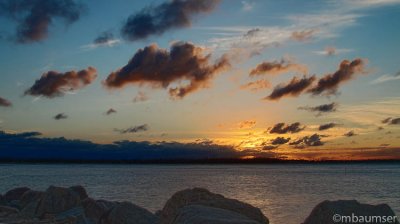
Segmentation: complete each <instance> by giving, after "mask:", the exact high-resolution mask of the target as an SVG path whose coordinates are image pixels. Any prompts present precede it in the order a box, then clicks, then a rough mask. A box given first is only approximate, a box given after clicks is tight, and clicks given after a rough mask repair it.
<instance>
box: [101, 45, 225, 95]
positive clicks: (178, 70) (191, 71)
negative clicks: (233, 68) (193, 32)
mask: <svg viewBox="0 0 400 224" xmlns="http://www.w3.org/2000/svg"><path fill="white" fill-rule="evenodd" d="M203 52H204V49H202V48H200V47H197V46H195V45H193V44H191V43H186V42H177V43H174V44H173V45H172V46H171V50H170V52H168V51H167V50H164V49H160V48H158V47H157V46H156V45H150V46H147V47H145V48H144V49H140V50H138V51H137V52H136V54H135V55H134V56H133V58H132V59H131V60H130V61H129V62H128V64H127V65H125V66H124V67H123V68H121V69H119V70H118V71H115V72H113V73H111V74H110V75H109V76H108V77H107V79H106V80H105V81H104V82H103V83H104V85H105V86H106V87H108V88H110V89H115V88H121V87H123V86H125V85H127V84H137V85H144V84H147V85H150V86H152V87H157V88H167V87H169V86H170V85H171V84H172V83H174V82H179V81H188V82H189V83H188V84H186V85H183V86H182V85H181V86H178V87H175V88H172V87H171V88H170V89H169V94H170V96H171V97H172V98H178V99H179V98H183V97H185V96H186V95H187V94H189V93H192V92H194V91H196V90H198V89H201V88H206V87H207V86H208V84H209V82H210V80H212V78H213V77H214V75H216V74H218V73H219V72H222V71H224V70H226V69H227V68H229V67H230V64H229V61H228V59H227V57H225V56H222V57H221V58H220V59H219V60H217V61H216V62H215V63H214V64H210V63H209V60H210V57H211V55H210V54H208V55H205V56H204V55H203Z"/></svg>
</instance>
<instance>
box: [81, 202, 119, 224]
mask: <svg viewBox="0 0 400 224" xmlns="http://www.w3.org/2000/svg"><path fill="white" fill-rule="evenodd" d="M115 205H116V203H114V202H109V201H105V200H94V199H92V198H86V199H85V200H84V201H82V206H83V208H84V210H85V215H86V217H87V218H88V220H89V221H91V222H93V223H99V222H100V220H101V218H102V217H103V215H105V214H106V213H107V212H108V211H110V210H111V209H112V208H113V207H114V206H115Z"/></svg>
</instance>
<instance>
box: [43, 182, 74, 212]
mask: <svg viewBox="0 0 400 224" xmlns="http://www.w3.org/2000/svg"><path fill="white" fill-rule="evenodd" d="M80 205H81V199H80V197H79V194H78V193H76V192H75V191H73V190H72V189H70V188H64V187H55V186H50V187H49V188H47V190H46V192H44V195H43V196H42V198H41V200H40V202H39V205H38V206H37V209H36V216H37V217H42V216H43V215H45V214H58V213H61V212H64V211H67V210H70V209H72V208H74V207H79V206H80Z"/></svg>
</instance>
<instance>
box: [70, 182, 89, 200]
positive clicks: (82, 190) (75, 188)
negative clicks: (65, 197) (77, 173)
mask: <svg viewBox="0 0 400 224" xmlns="http://www.w3.org/2000/svg"><path fill="white" fill-rule="evenodd" d="M69 189H71V190H73V191H75V192H76V193H77V194H78V195H79V198H80V199H81V201H83V200H85V199H86V198H88V197H89V196H88V194H87V192H86V189H85V188H84V187H82V186H80V185H76V186H72V187H69Z"/></svg>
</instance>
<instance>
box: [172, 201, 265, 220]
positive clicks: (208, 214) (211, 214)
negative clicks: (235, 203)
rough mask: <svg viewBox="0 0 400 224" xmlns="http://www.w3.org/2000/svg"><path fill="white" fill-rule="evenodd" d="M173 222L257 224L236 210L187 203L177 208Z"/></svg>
mask: <svg viewBox="0 0 400 224" xmlns="http://www.w3.org/2000/svg"><path fill="white" fill-rule="evenodd" d="M173 223H174V224H186V223H190V224H204V223H209V224H259V223H260V222H257V221H255V220H252V219H250V218H248V217H247V216H244V215H242V214H240V213H237V212H232V211H230V210H226V209H221V208H215V207H209V206H203V205H187V206H184V207H182V208H181V209H180V210H179V213H178V215H177V216H176V217H175V219H174V221H173Z"/></svg>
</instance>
